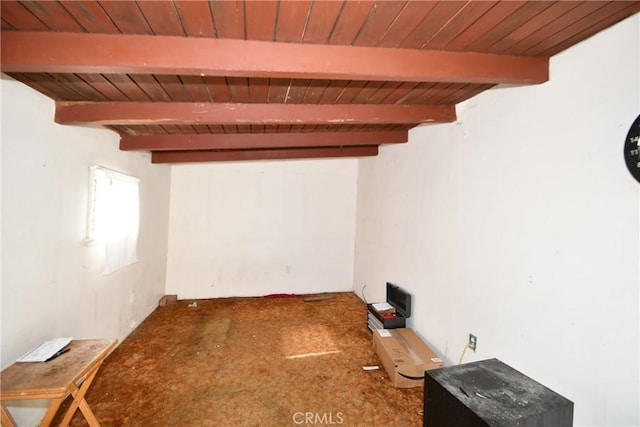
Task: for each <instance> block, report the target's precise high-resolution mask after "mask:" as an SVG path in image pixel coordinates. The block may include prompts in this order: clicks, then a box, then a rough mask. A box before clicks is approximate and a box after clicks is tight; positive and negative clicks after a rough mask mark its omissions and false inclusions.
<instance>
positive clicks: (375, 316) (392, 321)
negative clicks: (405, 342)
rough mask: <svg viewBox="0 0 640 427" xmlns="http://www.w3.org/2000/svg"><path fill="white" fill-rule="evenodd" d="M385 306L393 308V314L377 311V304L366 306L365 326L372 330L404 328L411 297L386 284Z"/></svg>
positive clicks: (408, 313) (409, 309)
mask: <svg viewBox="0 0 640 427" xmlns="http://www.w3.org/2000/svg"><path fill="white" fill-rule="evenodd" d="M386 302H387V304H388V305H390V306H391V307H393V310H392V311H393V313H387V312H384V310H383V311H382V312H380V311H378V310H377V309H376V307H377V306H378V304H368V305H367V326H368V327H369V329H370V330H371V331H373V330H374V329H395V328H404V327H406V324H407V318H408V317H409V316H411V295H410V294H409V293H407V292H405V291H404V290H403V289H401V288H400V287H399V286H397V285H394V284H393V283H389V282H387V301H386Z"/></svg>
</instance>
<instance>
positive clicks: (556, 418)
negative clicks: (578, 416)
mask: <svg viewBox="0 0 640 427" xmlns="http://www.w3.org/2000/svg"><path fill="white" fill-rule="evenodd" d="M423 425H424V427H460V426H465V427H480V426H482V427H486V426H491V427H498V426H499V427H507V426H518V427H540V426H544V427H571V426H572V425H573V402H571V401H570V400H568V399H566V398H564V397H562V396H561V395H559V394H558V393H556V392H554V391H552V390H550V389H548V388H547V387H545V386H543V385H542V384H540V383H538V382H536V381H534V380H533V379H531V378H529V377H527V376H526V375H524V374H523V373H521V372H519V371H517V370H515V369H513V368H512V367H510V366H508V365H506V364H504V363H502V362H501V361H499V360H498V359H488V360H481V361H479V362H472V363H465V364H462V365H455V366H447V367H444V368H440V369H435V370H432V371H426V372H425V380H424V416H423Z"/></svg>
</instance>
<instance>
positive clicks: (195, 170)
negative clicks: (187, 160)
mask: <svg viewBox="0 0 640 427" xmlns="http://www.w3.org/2000/svg"><path fill="white" fill-rule="evenodd" d="M356 175H357V162H356V160H354V159H344V160H329V161H327V160H308V161H307V160H303V161H275V162H251V163H225V164H207V165H176V166H173V169H172V180H171V214H170V226H169V253H168V262H167V293H169V294H177V295H178V298H180V299H189V298H212V297H229V296H261V295H267V294H274V293H295V294H307V293H319V292H335V291H350V290H351V288H352V278H353V242H354V238H355V200H356Z"/></svg>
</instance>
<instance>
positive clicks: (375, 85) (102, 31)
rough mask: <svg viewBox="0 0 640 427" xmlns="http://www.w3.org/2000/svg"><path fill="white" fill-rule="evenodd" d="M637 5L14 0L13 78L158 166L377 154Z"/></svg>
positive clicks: (5, 14)
mask: <svg viewBox="0 0 640 427" xmlns="http://www.w3.org/2000/svg"><path fill="white" fill-rule="evenodd" d="M638 11H640V2H638V1H610V2H607V1H584V2H581V1H557V2H555V1H372V0H365V1H352V0H348V1H319V0H315V1H314V0H305V1H178V0H174V1H92V0H86V1H6V0H4V1H2V2H1V3H0V15H1V17H2V38H1V70H2V72H3V73H5V74H8V75H9V76H11V77H13V78H14V79H16V80H18V81H20V82H23V83H25V84H26V85H28V86H31V87H32V88H34V89H36V90H38V91H40V92H42V93H43V94H45V95H47V96H49V97H51V98H52V99H54V100H55V101H56V114H55V120H56V122H58V123H61V124H70V125H73V124H83V125H87V124H94V125H100V126H104V127H107V128H109V129H112V130H114V131H115V132H117V133H118V134H119V135H120V137H121V140H120V141H121V142H120V149H122V150H144V151H150V152H151V153H152V154H151V158H152V162H154V163H178V162H211V161H231V160H258V159H286V158H318V157H347V156H350V157H352V156H372V155H376V154H377V152H378V146H379V145H380V144H391V143H402V142H406V141H407V138H408V129H410V128H412V127H414V126H416V125H419V124H422V123H441V122H452V121H454V120H455V118H456V116H455V105H456V104H457V103H459V102H461V101H464V100H466V99H468V98H471V97H473V96H475V95H477V94H478V93H480V92H483V91H485V90H488V89H490V88H492V87H494V86H495V85H498V84H519V85H522V84H539V83H543V82H545V81H546V80H547V79H548V59H549V57H551V56H553V55H555V54H557V53H558V52H561V51H562V50H564V49H566V48H568V47H570V46H572V45H574V44H576V43H578V42H580V41H582V40H584V39H586V38H588V37H590V36H591V35H593V34H595V33H597V32H599V31H601V30H603V29H605V28H607V27H609V26H611V25H613V24H615V23H617V22H619V21H621V20H622V19H624V18H626V17H628V16H631V15H633V14H635V13H637V12H638Z"/></svg>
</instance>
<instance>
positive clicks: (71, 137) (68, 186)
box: [0, 75, 170, 425]
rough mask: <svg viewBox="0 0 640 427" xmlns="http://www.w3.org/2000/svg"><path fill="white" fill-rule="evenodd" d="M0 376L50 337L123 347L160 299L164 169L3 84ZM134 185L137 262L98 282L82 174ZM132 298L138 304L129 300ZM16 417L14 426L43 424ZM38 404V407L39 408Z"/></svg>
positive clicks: (47, 102)
mask: <svg viewBox="0 0 640 427" xmlns="http://www.w3.org/2000/svg"><path fill="white" fill-rule="evenodd" d="M0 87H1V91H2V167H1V172H2V179H1V183H2V263H1V264H2V270H1V271H2V282H1V283H2V288H1V295H2V301H1V309H2V313H1V319H2V325H1V328H0V329H1V333H2V335H1V339H2V349H1V356H2V368H5V367H7V366H8V365H10V364H11V363H13V362H14V361H15V359H16V358H17V357H18V356H19V355H20V354H22V353H24V352H25V351H27V350H29V349H30V348H32V347H34V346H35V345H37V344H39V343H40V342H41V341H43V340H46V339H49V338H51V337H56V336H73V337H75V338H78V339H82V338H118V339H119V340H122V339H123V338H124V337H126V336H127V335H128V334H129V333H130V332H131V330H132V329H133V328H134V327H135V326H136V325H137V324H139V323H140V322H141V321H142V320H144V319H145V318H146V317H147V315H148V314H149V313H150V312H151V311H152V310H153V309H154V308H155V307H156V306H157V302H158V299H159V298H160V297H161V296H162V295H163V294H164V284H165V271H166V270H165V266H166V247H167V226H168V215H169V186H170V168H169V167H168V166H157V165H152V164H151V163H150V158H149V156H148V155H145V154H139V153H125V152H121V151H119V149H118V136H117V135H116V134H115V133H113V132H111V131H107V130H104V129H94V128H86V127H72V126H60V125H57V124H55V123H54V121H53V117H54V102H53V101H52V100H51V99H49V98H46V97H44V96H43V95H41V94H39V93H37V92H35V91H33V90H32V89H30V88H28V87H27V86H25V85H23V84H21V83H18V82H16V81H14V80H12V79H10V78H9V77H6V76H4V75H3V76H2V80H1V82H0ZM95 164H101V165H104V166H107V167H110V168H112V169H115V170H119V171H122V172H124V173H127V174H131V175H134V176H137V177H139V178H140V233H139V237H138V262H137V263H136V264H133V265H131V266H129V267H126V268H124V269H122V270H120V271H118V272H116V273H114V274H112V275H110V276H104V275H103V274H102V267H103V266H102V260H103V259H104V247H103V246H102V245H99V244H96V245H93V246H86V245H85V244H84V243H83V240H84V237H85V230H86V217H87V196H88V174H89V166H91V165H95ZM134 295H135V298H134ZM21 406H22V407H23V409H22V410H21V409H20V408H15V407H14V408H13V409H14V415H16V421H17V422H18V424H20V425H35V424H36V423H37V421H38V419H39V417H40V416H41V415H42V413H41V412H40V411H36V410H33V409H32V408H33V407H34V405H33V404H32V403H24V404H23V405H21ZM39 406H41V404H40V403H39V404H35V407H39Z"/></svg>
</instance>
